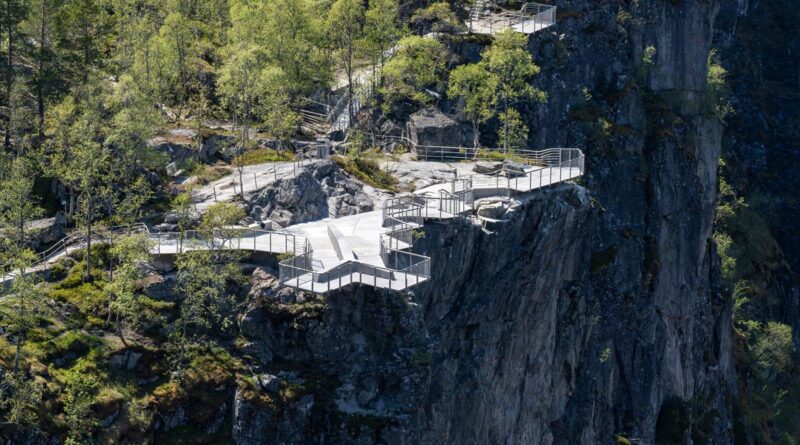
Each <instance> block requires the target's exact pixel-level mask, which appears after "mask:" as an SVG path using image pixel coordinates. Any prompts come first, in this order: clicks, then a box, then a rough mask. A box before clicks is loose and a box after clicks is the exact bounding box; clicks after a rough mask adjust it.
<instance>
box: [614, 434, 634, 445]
mask: <svg viewBox="0 0 800 445" xmlns="http://www.w3.org/2000/svg"><path fill="white" fill-rule="evenodd" d="M614 443H615V444H617V445H631V441H630V440H628V438H626V437H625V436H623V435H621V434H617V435H615V436H614Z"/></svg>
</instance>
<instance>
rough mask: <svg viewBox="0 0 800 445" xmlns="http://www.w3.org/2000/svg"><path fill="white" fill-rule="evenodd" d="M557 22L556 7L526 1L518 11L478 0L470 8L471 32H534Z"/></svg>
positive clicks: (484, 0)
mask: <svg viewBox="0 0 800 445" xmlns="http://www.w3.org/2000/svg"><path fill="white" fill-rule="evenodd" d="M555 24H556V7H555V6H554V5H543V4H540V3H525V4H524V5H522V7H520V9H519V10H517V11H512V10H503V9H501V8H500V7H498V6H497V5H496V4H495V3H494V2H490V1H488V0H477V1H476V2H475V3H474V4H473V6H472V8H471V9H470V15H469V23H468V25H469V32H471V33H476V34H497V33H498V32H502V31H504V30H506V29H509V28H511V29H513V30H514V31H517V32H521V33H524V34H533V33H535V32H538V31H541V30H543V29H546V28H549V27H550V26H553V25H555Z"/></svg>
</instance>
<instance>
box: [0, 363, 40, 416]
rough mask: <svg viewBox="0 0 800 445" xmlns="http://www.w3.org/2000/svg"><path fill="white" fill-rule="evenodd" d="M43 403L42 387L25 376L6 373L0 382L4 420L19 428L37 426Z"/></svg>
mask: <svg viewBox="0 0 800 445" xmlns="http://www.w3.org/2000/svg"><path fill="white" fill-rule="evenodd" d="M41 402H42V386H41V385H40V384H39V383H38V382H36V381H35V380H34V379H33V378H30V377H28V376H25V375H23V374H19V373H18V374H14V373H10V372H6V373H4V374H3V376H2V380H0V411H2V412H3V413H4V415H3V419H4V421H5V422H8V423H10V424H12V425H16V426H17V427H18V428H28V427H33V426H36V425H37V423H38V421H39V415H38V413H37V410H38V408H39V406H40V404H41Z"/></svg>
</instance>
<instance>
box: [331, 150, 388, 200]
mask: <svg viewBox="0 0 800 445" xmlns="http://www.w3.org/2000/svg"><path fill="white" fill-rule="evenodd" d="M332 159H333V161H334V162H336V164H338V165H339V167H341V168H342V170H344V171H346V172H347V173H350V174H351V175H353V176H355V177H356V178H358V179H359V180H360V181H362V182H364V183H366V184H369V185H371V186H373V187H375V188H379V189H384V190H389V191H393V192H395V191H397V178H395V177H394V176H392V174H391V173H389V172H388V171H387V170H385V169H382V168H381V166H380V165H379V164H378V163H377V162H376V161H375V160H373V159H368V158H364V157H342V156H334V157H333V158H332Z"/></svg>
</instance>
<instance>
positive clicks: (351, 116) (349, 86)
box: [345, 49, 355, 127]
mask: <svg viewBox="0 0 800 445" xmlns="http://www.w3.org/2000/svg"><path fill="white" fill-rule="evenodd" d="M352 53H353V51H352V49H350V50H349V51H348V53H347V62H346V66H345V69H346V70H347V117H348V122H347V126H348V127H350V126H352V125H353V121H354V120H355V116H354V114H355V113H353V54H352Z"/></svg>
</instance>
